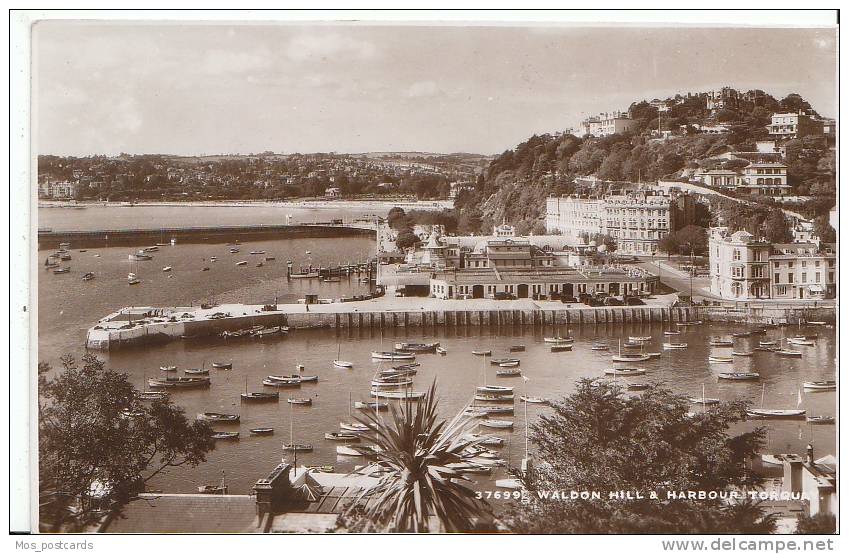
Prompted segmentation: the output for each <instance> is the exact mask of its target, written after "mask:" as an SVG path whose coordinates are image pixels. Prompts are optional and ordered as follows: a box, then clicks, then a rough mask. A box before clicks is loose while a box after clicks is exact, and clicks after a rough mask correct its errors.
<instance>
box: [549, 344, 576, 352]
mask: <svg viewBox="0 0 849 554" xmlns="http://www.w3.org/2000/svg"><path fill="white" fill-rule="evenodd" d="M550 350H551V351H552V352H571V351H572V345H571V344H553V345H551V348H550Z"/></svg>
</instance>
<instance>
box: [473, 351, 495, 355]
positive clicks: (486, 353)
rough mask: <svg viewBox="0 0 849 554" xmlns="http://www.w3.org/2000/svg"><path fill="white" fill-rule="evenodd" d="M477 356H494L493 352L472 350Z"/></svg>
mask: <svg viewBox="0 0 849 554" xmlns="http://www.w3.org/2000/svg"><path fill="white" fill-rule="evenodd" d="M472 354H474V355H475V356H492V350H472Z"/></svg>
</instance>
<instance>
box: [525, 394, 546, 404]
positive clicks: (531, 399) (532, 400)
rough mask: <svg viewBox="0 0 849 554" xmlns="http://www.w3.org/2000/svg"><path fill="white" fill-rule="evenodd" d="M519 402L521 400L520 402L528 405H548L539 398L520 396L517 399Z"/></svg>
mask: <svg viewBox="0 0 849 554" xmlns="http://www.w3.org/2000/svg"><path fill="white" fill-rule="evenodd" d="M519 400H521V401H522V402H527V403H528V404H548V400H547V399H546V398H542V397H540V396H525V395H522V396H520V397H519Z"/></svg>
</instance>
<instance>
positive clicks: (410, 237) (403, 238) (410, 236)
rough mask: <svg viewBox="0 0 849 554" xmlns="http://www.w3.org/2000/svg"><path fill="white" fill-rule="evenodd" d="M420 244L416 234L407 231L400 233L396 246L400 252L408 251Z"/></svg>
mask: <svg viewBox="0 0 849 554" xmlns="http://www.w3.org/2000/svg"><path fill="white" fill-rule="evenodd" d="M420 242H421V241H420V240H419V237H417V236H416V234H415V233H414V232H412V231H411V230H409V229H407V230H404V231H401V232H400V233H398V238H396V239H395V246H396V247H397V248H398V250H406V249H407V248H410V247H412V246H415V245H417V244H419V243H420Z"/></svg>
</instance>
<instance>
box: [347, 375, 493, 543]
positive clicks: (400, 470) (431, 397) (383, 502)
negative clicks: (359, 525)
mask: <svg viewBox="0 0 849 554" xmlns="http://www.w3.org/2000/svg"><path fill="white" fill-rule="evenodd" d="M437 404H438V401H437V399H436V381H435V380H434V382H433V384H432V385H431V387H430V390H429V391H428V392H427V394H426V395H425V396H424V398H422V399H421V401H420V402H418V403H417V402H412V401H409V400H407V401H402V402H401V405H400V408H399V407H396V406H394V405H393V406H390V416H391V417H389V418H387V419H388V421H384V419H383V418H381V417H379V415H378V412H377V411H376V410H375V411H374V412H368V413H366V414H365V415H364V416H363V417H358V418H357V419H359V420H360V422H361V423H364V424H366V425H369V426H371V427H374V428H375V429H376V431H375V436H374V437H364V438H366V440H368V441H370V442H372V443H374V445H375V446H377V447H378V448H377V449H376V450H377V451H378V452H377V453H376V454H375V456H376V458H377V463H378V464H379V465H380V466H382V467H384V468H386V469H388V472H387V473H386V474H385V475H384V476H383V477H381V479H380V482H379V484H378V485H377V486H375V487H372V488H370V489H366V490H364V491H363V492H362V493H360V494H359V496H358V497H357V498H356V499H355V501H354V502H353V503H352V505H351V506H349V507H348V508H347V510H346V515H348V516H351V515H354V516H355V517H357V516H358V518H357V519H360V520H361V521H368V522H370V523H371V524H372V525H374V527H375V530H382V531H393V532H412V533H417V532H427V531H429V530H430V529H429V527H430V524H429V520H428V517H429V516H431V515H433V516H436V517H437V518H438V519H439V521H440V523H441V524H442V527H443V529H444V530H445V531H448V532H459V531H468V530H471V529H472V528H474V526H475V523H476V522H477V521H478V520H479V518H481V517H484V516H488V515H491V511H490V508H489V506H488V505H487V504H486V503H484V502H482V501H481V500H478V499H476V498H475V496H476V493H475V491H473V490H472V489H470V488H469V487H467V486H466V485H465V483H464V481H468V479H467V478H466V477H465V476H464V475H463V474H462V472H461V471H460V470H461V469H462V468H457V467H449V464H459V463H462V462H463V461H464V455H463V451H464V450H466V449H467V448H469V447H471V446H476V445H477V444H478V443H479V441H476V440H471V439H469V438H467V437H465V434H466V431H467V430H468V427H469V423H470V418H469V417H468V416H466V415H464V414H463V413H462V412H460V413H459V414H457V415H456V416H455V417H454V418H453V419H452V420H451V421H450V422H446V420H444V419H441V420H440V419H438V416H437V410H436V408H437Z"/></svg>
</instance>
